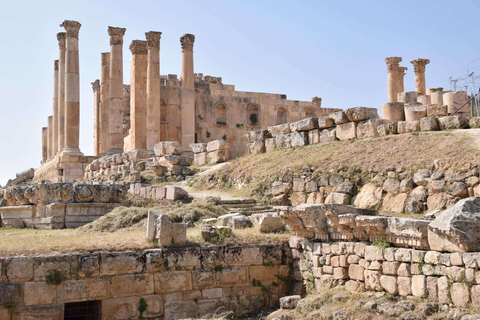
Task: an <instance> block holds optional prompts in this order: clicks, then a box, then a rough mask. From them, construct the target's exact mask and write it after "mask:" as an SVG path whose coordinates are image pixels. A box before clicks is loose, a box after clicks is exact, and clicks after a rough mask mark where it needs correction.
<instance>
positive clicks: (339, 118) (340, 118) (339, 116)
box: [327, 111, 349, 125]
mask: <svg viewBox="0 0 480 320" xmlns="http://www.w3.org/2000/svg"><path fill="white" fill-rule="evenodd" d="M327 117H329V118H331V119H332V120H333V121H334V122H335V124H336V125H339V124H342V123H345V122H348V121H349V120H348V117H347V115H346V114H345V112H343V111H337V112H332V113H329V114H328V115H327Z"/></svg>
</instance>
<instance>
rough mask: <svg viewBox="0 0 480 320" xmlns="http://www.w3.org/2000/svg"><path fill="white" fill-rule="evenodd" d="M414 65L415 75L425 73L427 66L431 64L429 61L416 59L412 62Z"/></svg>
mask: <svg viewBox="0 0 480 320" xmlns="http://www.w3.org/2000/svg"><path fill="white" fill-rule="evenodd" d="M410 63H411V64H413V70H414V71H415V73H425V66H426V65H427V64H429V63H430V60H428V59H416V60H412V61H410Z"/></svg>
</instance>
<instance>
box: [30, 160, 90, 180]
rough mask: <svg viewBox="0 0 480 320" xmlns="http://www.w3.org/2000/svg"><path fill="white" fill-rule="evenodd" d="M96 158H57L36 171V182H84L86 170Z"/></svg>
mask: <svg viewBox="0 0 480 320" xmlns="http://www.w3.org/2000/svg"><path fill="white" fill-rule="evenodd" d="M94 159H96V157H85V156H79V157H77V156H73V157H67V156H56V157H54V158H53V159H52V160H50V161H48V162H46V163H44V164H43V165H42V166H41V167H40V168H38V169H37V170H36V171H35V176H34V178H33V181H34V182H40V181H42V180H48V181H50V182H71V181H82V180H83V176H84V172H85V168H86V167H87V165H88V164H89V163H90V162H92V161H93V160H94Z"/></svg>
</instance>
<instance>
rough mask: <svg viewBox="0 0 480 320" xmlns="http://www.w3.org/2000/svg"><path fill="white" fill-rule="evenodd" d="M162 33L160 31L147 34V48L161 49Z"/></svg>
mask: <svg viewBox="0 0 480 320" xmlns="http://www.w3.org/2000/svg"><path fill="white" fill-rule="evenodd" d="M161 36H162V33H161V32H160V31H149V32H145V38H146V39H147V46H148V47H149V48H160V38H161Z"/></svg>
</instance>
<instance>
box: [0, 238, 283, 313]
mask: <svg viewBox="0 0 480 320" xmlns="http://www.w3.org/2000/svg"><path fill="white" fill-rule="evenodd" d="M291 263H292V261H291V256H290V254H289V250H288V246H287V245H280V244H279V245H234V246H209V247H186V248H166V249H151V250H144V251H122V252H93V253H79V254H67V255H60V256H36V257H12V258H1V259H0V290H1V294H0V303H1V304H4V303H7V302H10V301H14V302H15V307H14V309H13V313H14V316H15V317H18V318H22V319H26V318H32V319H33V318H35V319H39V318H42V319H63V312H64V309H65V304H68V303H73V302H84V301H97V302H98V303H100V306H101V307H100V308H101V312H102V319H125V320H126V319H129V318H132V319H138V318H139V316H140V313H139V311H138V307H139V303H140V299H142V298H143V299H144V300H145V302H146V303H147V304H148V308H147V310H146V311H145V312H144V313H143V317H145V318H148V319H150V318H161V319H165V320H169V319H179V318H196V317H200V316H204V315H206V314H213V313H215V312H216V311H217V310H218V308H220V307H222V311H228V310H232V311H234V312H235V314H236V315H241V314H246V313H248V312H252V311H255V310H257V309H258V308H260V307H263V306H271V305H272V306H273V305H277V304H278V299H279V297H281V296H284V295H286V294H287V293H288V291H289V284H290V283H289V281H287V279H289V278H290V273H291V268H290V266H291ZM52 275H53V277H52ZM0 319H9V314H8V310H7V309H5V308H0Z"/></svg>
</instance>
